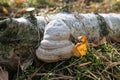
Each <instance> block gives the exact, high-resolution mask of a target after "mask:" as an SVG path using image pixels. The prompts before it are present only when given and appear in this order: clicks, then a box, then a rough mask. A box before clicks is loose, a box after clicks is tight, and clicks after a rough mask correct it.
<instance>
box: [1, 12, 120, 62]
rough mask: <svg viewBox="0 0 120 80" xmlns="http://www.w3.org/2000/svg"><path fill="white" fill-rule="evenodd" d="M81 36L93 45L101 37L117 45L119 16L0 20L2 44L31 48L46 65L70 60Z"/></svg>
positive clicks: (93, 15)
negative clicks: (111, 40)
mask: <svg viewBox="0 0 120 80" xmlns="http://www.w3.org/2000/svg"><path fill="white" fill-rule="evenodd" d="M82 35H86V36H87V38H88V40H89V42H93V43H98V42H99V41H100V40H101V39H102V38H103V37H109V38H111V39H114V40H116V41H118V42H120V15H119V14H114V13H110V14H93V13H89V14H66V13H58V14H53V15H46V16H35V17H34V16H32V17H31V16H30V17H26V18H25V17H22V18H18V19H16V18H12V19H7V20H4V21H0V42H1V44H3V45H5V43H6V44H8V43H13V44H22V45H24V44H27V45H26V46H28V45H30V44H31V46H33V45H34V46H35V47H34V48H35V49H36V48H38V49H37V50H36V55H37V57H38V58H39V59H40V60H43V61H45V62H55V61H58V60H63V59H68V58H70V57H71V56H72V54H71V50H72V47H73V45H74V44H73V43H72V42H75V40H76V38H77V37H78V36H82ZM71 38H73V39H72V40H71ZM41 40H42V41H41ZM35 43H36V44H35Z"/></svg>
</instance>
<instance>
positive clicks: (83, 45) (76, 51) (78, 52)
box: [72, 36, 87, 57]
mask: <svg viewBox="0 0 120 80" xmlns="http://www.w3.org/2000/svg"><path fill="white" fill-rule="evenodd" d="M78 40H80V41H81V42H80V43H77V44H76V45H75V47H74V48H73V51H72V52H73V55H74V56H76V57H80V56H84V55H86V53H87V37H86V36H80V37H78Z"/></svg>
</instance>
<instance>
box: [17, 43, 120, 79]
mask: <svg viewBox="0 0 120 80" xmlns="http://www.w3.org/2000/svg"><path fill="white" fill-rule="evenodd" d="M118 51H119V48H116V47H114V45H113V44H103V45H101V46H99V47H98V48H96V49H95V48H92V47H89V49H88V52H87V55H86V56H83V57H79V58H77V57H72V58H71V59H69V60H65V61H60V62H56V63H44V62H41V61H38V60H34V63H33V64H31V65H29V67H28V68H27V69H26V70H25V71H22V72H21V73H22V74H21V73H19V78H18V80H59V79H62V80H111V79H112V80H119V79H120V75H119V74H120V53H119V52H118Z"/></svg>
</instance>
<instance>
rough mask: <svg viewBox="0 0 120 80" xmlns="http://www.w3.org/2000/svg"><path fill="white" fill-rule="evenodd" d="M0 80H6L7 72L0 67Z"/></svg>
mask: <svg viewBox="0 0 120 80" xmlns="http://www.w3.org/2000/svg"><path fill="white" fill-rule="evenodd" d="M0 80H8V72H7V71H5V70H3V69H2V68H1V67H0Z"/></svg>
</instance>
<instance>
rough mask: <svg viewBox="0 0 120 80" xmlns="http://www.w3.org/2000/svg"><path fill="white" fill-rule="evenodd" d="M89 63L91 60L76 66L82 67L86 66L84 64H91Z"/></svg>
mask: <svg viewBox="0 0 120 80" xmlns="http://www.w3.org/2000/svg"><path fill="white" fill-rule="evenodd" d="M91 63H92V62H90V61H89V62H86V63H82V64H79V65H78V66H79V67H83V66H86V65H88V64H91Z"/></svg>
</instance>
